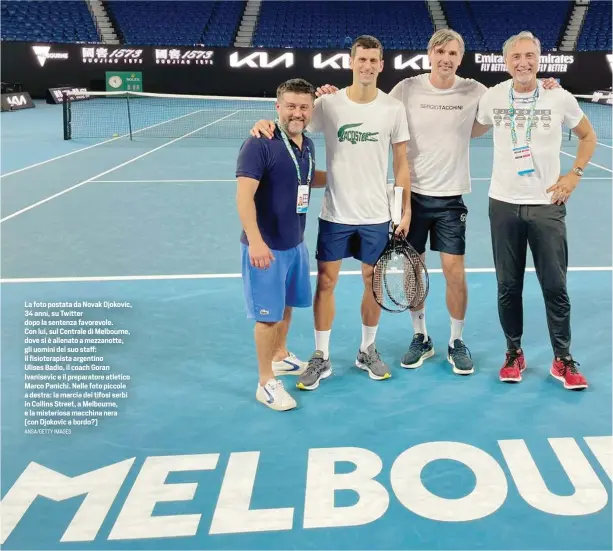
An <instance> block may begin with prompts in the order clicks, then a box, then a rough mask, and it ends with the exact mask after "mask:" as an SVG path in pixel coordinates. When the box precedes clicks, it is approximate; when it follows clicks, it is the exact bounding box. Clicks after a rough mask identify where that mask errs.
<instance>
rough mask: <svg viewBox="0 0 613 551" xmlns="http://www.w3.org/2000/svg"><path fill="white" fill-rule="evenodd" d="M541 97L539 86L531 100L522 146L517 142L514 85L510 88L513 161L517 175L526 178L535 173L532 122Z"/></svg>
mask: <svg viewBox="0 0 613 551" xmlns="http://www.w3.org/2000/svg"><path fill="white" fill-rule="evenodd" d="M538 97H539V89H538V85H537V87H536V90H535V92H534V95H533V96H532V97H531V98H529V101H530V104H531V105H530V112H529V114H528V119H527V120H526V135H525V140H524V143H523V144H522V145H518V142H517V130H516V128H515V115H516V109H515V96H514V94H513V85H512V84H511V87H510V88H509V117H510V119H511V140H512V141H513V159H514V161H515V169H516V170H517V174H519V175H520V176H525V175H526V174H532V173H533V172H534V163H533V160H532V151H531V150H530V142H531V141H532V122H533V120H534V113H535V111H536V101H537V99H538Z"/></svg>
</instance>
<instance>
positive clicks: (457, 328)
mask: <svg viewBox="0 0 613 551" xmlns="http://www.w3.org/2000/svg"><path fill="white" fill-rule="evenodd" d="M449 319H451V337H450V338H449V346H453V341H455V340H456V339H460V340H462V331H463V330H464V320H454V319H453V318H449Z"/></svg>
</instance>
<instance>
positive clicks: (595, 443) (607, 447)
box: [584, 436, 613, 478]
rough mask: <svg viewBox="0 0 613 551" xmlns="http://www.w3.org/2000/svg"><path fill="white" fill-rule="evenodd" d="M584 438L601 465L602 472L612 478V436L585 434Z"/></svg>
mask: <svg viewBox="0 0 613 551" xmlns="http://www.w3.org/2000/svg"><path fill="white" fill-rule="evenodd" d="M584 440H585V441H586V443H587V445H588V446H589V447H590V450H592V453H593V454H594V455H595V456H596V459H598V462H599V463H600V464H601V465H602V468H603V469H604V472H605V473H607V475H609V478H613V438H611V437H610V436H587V437H585V438H584Z"/></svg>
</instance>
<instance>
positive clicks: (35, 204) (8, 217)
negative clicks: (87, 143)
mask: <svg viewBox="0 0 613 551" xmlns="http://www.w3.org/2000/svg"><path fill="white" fill-rule="evenodd" d="M236 113H238V111H235V112H234V113H231V114H230V115H226V116H225V117H222V118H221V119H217V120H215V121H213V122H210V123H209V124H205V125H204V126H201V127H200V128H196V130H192V131H191V132H188V133H187V134H183V136H180V137H179V138H175V139H174V140H171V141H169V142H166V143H165V144H162V145H160V146H158V147H156V148H155V149H151V150H150V151H146V152H145V153H142V154H141V155H138V156H137V157H134V158H133V159H130V160H128V161H126V162H125V163H121V164H120V165H117V166H115V167H113V168H111V169H109V170H105V171H104V172H101V173H100V174H96V175H95V176H93V177H92V178H88V179H87V180H83V181H82V182H79V183H78V184H75V185H74V186H70V187H69V188H66V189H64V190H62V191H60V192H58V193H55V194H54V195H51V196H50V197H47V198H46V199H42V200H41V201H38V202H36V203H34V204H33V205H30V206H29V207H25V208H23V209H21V210H18V211H17V212H14V213H13V214H9V215H8V216H5V217H4V218H2V220H0V223H2V222H6V221H7V220H10V219H11V218H14V217H15V216H18V215H20V214H23V213H24V212H27V211H29V210H30V209H33V208H35V207H38V206H40V205H42V204H43V203H46V202H47V201H51V200H52V199H55V198H56V197H59V196H60V195H64V194H65V193H68V192H69V191H72V190H73V189H77V188H78V187H81V186H83V185H85V184H87V183H89V182H91V181H93V180H95V179H96V178H99V177H100V176H104V175H105V174H109V173H110V172H113V171H115V170H117V169H118V168H122V167H124V166H126V165H129V164H130V163H133V162H134V161H138V159H142V158H143V157H146V156H147V155H151V153H155V152H156V151H159V150H160V149H162V148H163V147H166V146H167V145H170V144H173V143H175V142H178V141H179V140H182V139H183V138H187V136H191V135H192V134H195V133H196V132H199V131H200V130H202V129H203V128H206V127H207V126H212V125H213V124H215V123H218V122H220V121H222V120H224V119H227V118H228V117H232V116H233V115H236Z"/></svg>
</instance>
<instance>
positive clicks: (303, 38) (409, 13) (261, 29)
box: [253, 0, 434, 50]
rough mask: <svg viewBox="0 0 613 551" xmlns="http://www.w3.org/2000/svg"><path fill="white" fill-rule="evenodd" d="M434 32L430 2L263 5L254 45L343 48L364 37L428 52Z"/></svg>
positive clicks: (286, 3) (288, 3) (388, 44)
mask: <svg viewBox="0 0 613 551" xmlns="http://www.w3.org/2000/svg"><path fill="white" fill-rule="evenodd" d="M433 31H434V28H433V25H432V21H431V20H430V15H429V13H428V8H427V5H426V3H425V2H384V1H382V2H341V1H339V2H298V1H288V2H276V1H274V0H273V1H270V0H265V1H264V2H262V6H261V10H260V17H259V20H258V23H257V28H256V31H255V33H254V36H253V46H254V47H267V48H290V47H295V48H344V47H347V46H348V45H350V43H351V41H353V40H354V39H355V38H357V37H358V36H359V35H361V34H371V35H374V36H376V37H377V38H378V39H379V40H381V42H382V43H383V47H384V48H388V49H405V50H411V49H413V50H420V49H424V48H426V46H427V44H428V39H429V38H430V36H431V34H432V32H433Z"/></svg>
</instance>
